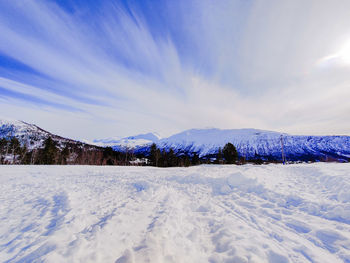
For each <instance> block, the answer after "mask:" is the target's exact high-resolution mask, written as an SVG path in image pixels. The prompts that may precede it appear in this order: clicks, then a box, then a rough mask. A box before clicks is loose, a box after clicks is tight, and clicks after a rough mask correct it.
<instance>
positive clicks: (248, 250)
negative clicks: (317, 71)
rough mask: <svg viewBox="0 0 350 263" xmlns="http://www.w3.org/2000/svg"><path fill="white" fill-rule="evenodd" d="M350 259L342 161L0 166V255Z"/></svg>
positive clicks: (349, 196) (4, 258)
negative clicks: (175, 165) (182, 165)
mask: <svg viewBox="0 0 350 263" xmlns="http://www.w3.org/2000/svg"><path fill="white" fill-rule="evenodd" d="M33 261H34V262H116V263H122V262H124V263H125V262H272V263H277V262H281V263H283V262H332V263H335V262H350V164H329V163H320V164H298V165H288V166H282V165H264V166H253V165H244V166H213V165H210V166H198V167H191V168H167V169H161V168H152V167H96V166H95V167H94V166H0V262H33Z"/></svg>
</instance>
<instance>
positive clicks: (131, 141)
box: [93, 132, 161, 151]
mask: <svg viewBox="0 0 350 263" xmlns="http://www.w3.org/2000/svg"><path fill="white" fill-rule="evenodd" d="M160 138H161V137H160V136H159V135H158V134H157V133H153V132H150V133H145V134H139V135H135V136H129V137H125V138H118V137H116V138H107V139H96V140H94V141H93V143H94V144H96V145H99V146H112V147H113V149H114V150H119V151H125V150H128V149H138V148H141V147H145V146H147V145H151V144H152V143H158V142H159V140H160Z"/></svg>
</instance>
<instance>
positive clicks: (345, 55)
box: [335, 40, 350, 64]
mask: <svg viewBox="0 0 350 263" xmlns="http://www.w3.org/2000/svg"><path fill="white" fill-rule="evenodd" d="M335 57H337V58H338V59H340V60H341V61H342V62H343V63H346V64H350V40H349V41H348V42H346V43H345V45H343V47H342V48H341V49H340V50H339V52H337V53H336V54H335Z"/></svg>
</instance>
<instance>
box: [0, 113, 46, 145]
mask: <svg viewBox="0 0 350 263" xmlns="http://www.w3.org/2000/svg"><path fill="white" fill-rule="evenodd" d="M49 135H50V133H49V132H47V131H45V130H43V129H41V128H39V127H38V126H36V125H34V124H29V123H26V122H24V121H17V120H11V119H4V118H2V119H0V138H11V137H16V138H17V139H19V140H20V142H21V143H22V144H25V145H27V146H28V147H29V148H30V149H32V148H36V147H40V146H41V145H42V143H43V141H44V140H45V139H46V138H47V137H48V136H49Z"/></svg>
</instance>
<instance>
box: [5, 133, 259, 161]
mask: <svg viewBox="0 0 350 263" xmlns="http://www.w3.org/2000/svg"><path fill="white" fill-rule="evenodd" d="M245 162H246V161H245V160H244V159H243V158H240V157H239V155H238V152H237V150H236V148H235V146H234V145H233V144H232V143H227V144H226V145H225V146H224V147H223V148H222V149H221V148H219V150H218V152H217V154H214V155H210V156H205V157H200V156H199V155H198V153H196V152H191V153H189V152H175V151H174V150H173V149H171V148H170V149H168V150H165V149H159V148H158V147H157V145H156V144H152V145H151V146H150V147H149V150H148V151H145V152H142V153H140V152H138V153H135V152H134V151H133V150H125V151H115V150H113V148H112V147H99V146H94V145H89V144H85V143H81V142H75V141H74V142H65V143H62V142H59V141H56V140H54V139H52V138H51V137H50V136H49V137H47V139H45V141H44V142H43V145H42V146H41V147H34V148H32V149H29V148H28V147H27V146H26V145H21V143H20V141H19V140H18V139H17V138H16V137H12V138H2V139H0V164H26V165H31V164H32V165H34V164H37V165H68V164H70V165H73V164H79V165H143V166H144V165H150V166H156V167H187V166H192V165H199V164H210V163H213V164H243V163H245ZM253 162H254V163H262V161H261V160H255V161H254V160H253Z"/></svg>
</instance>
